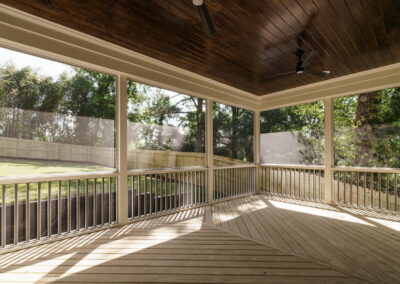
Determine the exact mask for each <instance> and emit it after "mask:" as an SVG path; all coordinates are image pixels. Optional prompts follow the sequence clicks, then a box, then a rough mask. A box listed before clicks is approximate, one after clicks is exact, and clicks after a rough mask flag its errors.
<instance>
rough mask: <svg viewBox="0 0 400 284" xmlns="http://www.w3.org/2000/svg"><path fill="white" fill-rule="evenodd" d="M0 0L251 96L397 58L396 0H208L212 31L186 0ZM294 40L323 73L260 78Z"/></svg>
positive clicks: (281, 66) (288, 54)
mask: <svg viewBox="0 0 400 284" xmlns="http://www.w3.org/2000/svg"><path fill="white" fill-rule="evenodd" d="M0 2H2V3H4V4H7V5H9V6H13V7H15V8H18V9H21V10H23V11H26V12H28V13H31V14H34V15H36V16H39V17H42V18H45V19H48V20H50V21H53V22H56V23H59V24H62V25H64V26H67V27H70V28H73V29H76V30H79V31H81V32H84V33H87V34H90V35H93V36H96V37H98V38H101V39H104V40H107V41H109V42H112V43H115V44H118V45H120V46H123V47H126V48H129V49H131V50H134V51H137V52H140V53H142V54H145V55H148V56H151V57H154V58H156V59H159V60H162V61H164V62H167V63H170V64H173V65H175V66H178V67H181V68H183V69H186V70H189V71H192V72H195V73H198V74H200V75H203V76H206V77H209V78H211V79H214V80H217V81H219V82H222V83H225V84H228V85H231V86H234V87H236V88H239V89H242V90H245V91H248V92H251V93H253V94H256V95H264V94H268V93H272V92H276V91H280V90H284V89H289V88H293V87H298V86H302V85H306V84H310V83H314V82H318V81H321V80H326V79H329V78H334V77H338V76H343V75H347V74H351V73H355V72H359V71H363V70H367V69H371V68H375V67H380V66H384V65H387V64H392V63H396V62H399V61H400V0H269V1H262V0H252V1H242V0H206V4H207V7H208V10H209V12H210V14H211V17H212V19H213V22H214V25H215V28H216V31H217V32H216V34H214V35H211V36H210V35H206V34H205V33H204V32H203V30H202V25H201V21H200V17H199V15H198V12H197V9H196V7H194V6H193V5H192V0H146V1H143V0H113V1H108V0H80V1H71V0H35V1H34V0H0ZM299 45H301V48H302V49H303V50H305V51H306V54H307V52H310V51H311V50H316V51H317V52H318V53H319V55H318V57H317V58H316V59H315V60H314V61H313V62H312V63H311V64H310V67H311V68H312V69H316V70H330V71H331V75H329V76H326V77H319V76H315V75H310V74H301V75H297V74H291V75H287V76H278V77H274V78H269V79H267V77H269V76H272V75H275V74H278V73H282V72H286V71H290V70H294V69H295V66H296V62H297V58H296V56H295V51H296V50H297V49H298V48H299Z"/></svg>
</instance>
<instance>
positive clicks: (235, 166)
mask: <svg viewBox="0 0 400 284" xmlns="http://www.w3.org/2000/svg"><path fill="white" fill-rule="evenodd" d="M255 167H257V165H256V164H237V165H228V166H214V170H220V169H221V170H222V169H241V168H255Z"/></svg>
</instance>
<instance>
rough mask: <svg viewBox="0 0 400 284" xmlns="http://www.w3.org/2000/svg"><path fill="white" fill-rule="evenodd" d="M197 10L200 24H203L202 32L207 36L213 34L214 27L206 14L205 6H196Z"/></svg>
mask: <svg viewBox="0 0 400 284" xmlns="http://www.w3.org/2000/svg"><path fill="white" fill-rule="evenodd" d="M197 10H198V11H199V14H200V18H201V22H202V23H203V29H204V32H205V33H206V34H209V35H212V34H215V27H214V24H213V22H212V20H211V17H210V14H209V13H208V10H207V7H206V4H205V3H204V2H203V3H202V4H201V5H198V6H197Z"/></svg>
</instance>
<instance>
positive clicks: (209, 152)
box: [206, 99, 214, 203]
mask: <svg viewBox="0 0 400 284" xmlns="http://www.w3.org/2000/svg"><path fill="white" fill-rule="evenodd" d="M213 104H214V102H213V100H210V99H207V105H206V166H207V167H208V183H207V188H208V191H207V202H208V203H213V202H214V196H213V195H214V194H213V193H214V162H213V156H214V146H213Z"/></svg>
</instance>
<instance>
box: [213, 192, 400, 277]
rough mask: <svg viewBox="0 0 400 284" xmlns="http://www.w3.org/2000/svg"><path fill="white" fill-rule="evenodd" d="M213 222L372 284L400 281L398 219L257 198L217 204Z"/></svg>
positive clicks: (331, 207)
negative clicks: (372, 283) (236, 228)
mask: <svg viewBox="0 0 400 284" xmlns="http://www.w3.org/2000/svg"><path fill="white" fill-rule="evenodd" d="M236 212H239V213H240V214H239V215H238V214H236ZM224 214H226V215H227V216H235V218H226V216H224ZM371 218H374V219H371ZM209 219H211V220H213V223H212V224H213V225H214V226H217V227H220V228H221V229H224V230H227V228H232V227H233V228H235V227H239V230H240V235H242V236H244V237H247V238H251V239H254V240H256V241H258V242H261V243H264V244H266V245H268V246H271V247H274V248H278V249H280V250H283V251H286V252H290V253H293V254H295V255H297V256H300V257H304V258H305V259H309V260H312V261H316V262H318V263H323V264H327V265H329V266H331V267H335V268H337V269H339V270H341V271H347V272H349V273H350V274H352V275H357V276H359V277H362V278H364V279H370V280H372V282H384V283H396V282H397V281H398V279H400V258H399V255H400V233H399V231H398V229H397V230H396V228H399V227H400V216H398V215H391V214H383V213H377V212H371V211H365V210H358V209H347V208H340V207H333V206H329V205H325V204H319V203H312V202H307V201H299V200H295V199H288V198H279V197H273V196H266V195H253V196H249V197H244V198H241V199H236V200H232V201H228V202H224V203H220V204H218V206H214V207H213V218H209ZM382 223H385V224H388V223H389V226H384V225H382ZM232 232H233V233H237V230H234V231H232Z"/></svg>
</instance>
